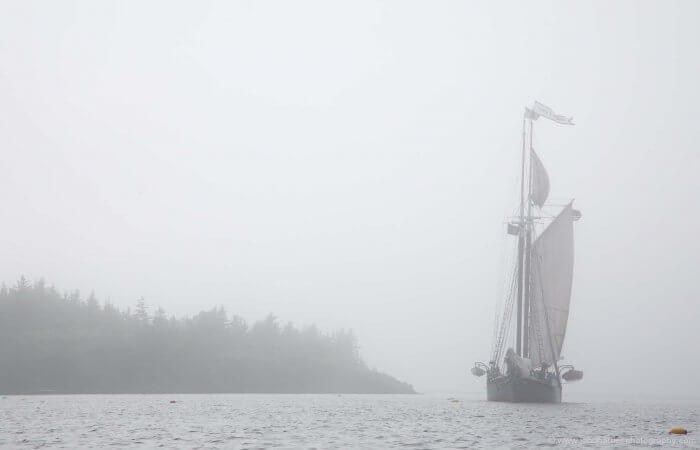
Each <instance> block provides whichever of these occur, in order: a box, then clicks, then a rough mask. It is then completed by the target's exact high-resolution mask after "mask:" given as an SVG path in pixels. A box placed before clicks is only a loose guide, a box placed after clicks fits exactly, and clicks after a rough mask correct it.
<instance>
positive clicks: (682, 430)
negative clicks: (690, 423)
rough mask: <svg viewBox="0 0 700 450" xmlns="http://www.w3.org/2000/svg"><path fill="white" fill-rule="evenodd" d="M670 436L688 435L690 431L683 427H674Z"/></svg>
mask: <svg viewBox="0 0 700 450" xmlns="http://www.w3.org/2000/svg"><path fill="white" fill-rule="evenodd" d="M668 434H688V430H686V429H685V428H681V427H673V428H671V429H670V430H668Z"/></svg>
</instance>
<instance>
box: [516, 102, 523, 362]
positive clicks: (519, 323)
mask: <svg viewBox="0 0 700 450" xmlns="http://www.w3.org/2000/svg"><path fill="white" fill-rule="evenodd" d="M525 124H526V121H525V115H523V133H522V139H523V154H522V159H521V168H520V214H519V226H520V229H519V232H518V273H517V277H518V278H517V280H518V292H517V311H516V313H517V314H516V318H517V325H516V332H515V353H516V354H517V355H518V356H523V348H522V338H523V276H524V255H525V147H526V144H525Z"/></svg>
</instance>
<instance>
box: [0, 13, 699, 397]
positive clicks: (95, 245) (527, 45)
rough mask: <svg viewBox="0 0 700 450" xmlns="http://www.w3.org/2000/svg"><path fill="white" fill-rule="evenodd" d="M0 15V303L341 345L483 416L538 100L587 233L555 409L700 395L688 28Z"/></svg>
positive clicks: (625, 17) (694, 63) (387, 17)
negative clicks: (55, 293) (22, 285)
mask: <svg viewBox="0 0 700 450" xmlns="http://www.w3.org/2000/svg"><path fill="white" fill-rule="evenodd" d="M1 10H2V13H0V149H1V151H0V158H1V159H0V161H2V163H3V164H2V165H3V167H4V170H3V171H2V174H3V176H2V177H1V178H0V201H1V202H2V206H3V213H2V214H3V220H2V227H3V232H2V233H0V249H2V254H3V257H2V258H0V279H2V280H5V281H7V282H12V281H14V280H15V279H16V278H17V277H18V276H19V275H20V274H25V275H27V276H28V277H31V278H39V277H42V276H43V277H46V278H47V280H48V281H50V282H53V283H55V284H56V285H57V287H59V288H60V289H72V288H80V289H81V290H82V291H83V292H84V293H86V294H87V292H89V290H90V289H94V290H95V291H96V294H97V295H98V296H99V297H100V298H101V299H103V300H104V299H107V298H109V299H111V300H112V301H113V302H114V303H115V304H117V305H119V306H122V307H126V306H133V304H134V303H135V300H136V298H137V297H139V296H141V295H143V296H144V297H145V298H146V300H147V302H148V303H149V304H151V305H154V306H163V307H164V308H165V309H166V310H167V311H168V312H170V313H173V314H176V315H183V314H192V313H195V312H197V311H199V310H200V309H203V308H210V307H212V306H215V305H224V306H226V308H227V309H228V310H229V312H235V313H238V314H240V315H242V316H244V317H245V318H247V319H251V320H252V319H257V318H261V317H262V316H264V315H265V314H267V313H268V312H274V313H275V314H277V315H278V316H279V317H280V318H281V319H282V320H285V321H286V320H292V321H294V322H297V323H300V324H308V323H316V324H318V325H319V327H321V328H322V329H325V330H332V329H334V328H338V327H350V328H353V329H354V330H355V331H356V333H357V335H358V337H359V339H360V342H361V344H362V353H363V355H364V356H365V359H366V360H367V361H368V362H369V363H370V365H375V366H377V368H379V369H382V370H386V371H388V372H389V373H391V374H393V375H396V376H397V377H399V378H402V379H404V380H406V381H409V382H412V383H414V384H415V386H416V387H417V389H419V390H422V391H429V392H430V391H454V390H462V391H480V390H481V389H482V388H483V386H482V382H483V380H478V381H477V380H474V379H472V377H471V376H469V375H468V373H467V370H468V368H469V366H470V365H471V363H472V361H473V360H474V359H486V358H487V357H488V353H489V350H490V346H491V336H492V325H493V316H494V307H495V303H496V301H497V296H498V294H499V293H500V292H501V291H500V290H499V282H500V281H501V280H502V278H503V276H502V271H503V270H504V267H502V265H501V262H502V260H503V257H502V256H503V254H504V253H505V252H506V250H507V248H508V247H509V246H510V245H512V244H513V242H511V241H510V240H509V239H508V237H507V236H505V233H504V229H503V226H502V224H503V221H504V219H505V217H506V216H507V215H508V214H510V213H511V211H512V209H513V208H514V207H515V206H516V203H517V195H516V193H517V172H518V164H519V160H518V158H519V153H518V152H519V139H520V120H521V114H522V108H523V106H524V105H526V104H528V103H531V102H532V100H535V99H538V100H540V101H542V102H544V103H546V104H548V105H550V106H552V107H553V108H555V109H556V110H557V111H558V112H561V113H564V114H570V115H573V116H574V117H575V122H576V124H577V125H576V127H573V128H570V127H557V126H556V125H554V124H552V123H544V122H542V121H540V122H541V123H540V122H538V123H537V128H536V136H535V146H536V148H537V149H538V152H539V155H540V157H541V159H542V161H543V163H544V165H545V166H546V167H547V169H548V171H549V175H550V179H551V183H552V194H551V199H552V200H553V201H555V202H556V201H565V200H567V199H568V198H570V197H575V198H576V205H577V207H578V208H579V209H581V211H582V212H583V220H581V221H580V222H578V223H577V225H576V233H577V236H576V252H577V254H576V272H575V279H574V294H573V300H572V305H573V306H572V309H573V312H572V316H571V322H570V328H569V335H568V337H567V343H566V345H565V349H564V354H565V356H566V357H567V362H572V363H575V364H576V365H577V366H580V367H581V368H582V369H583V370H584V371H585V372H586V379H585V380H584V381H583V382H582V383H581V384H579V385H578V386H575V387H574V386H572V387H571V392H572V393H574V394H580V395H593V394H594V393H600V392H611V391H614V390H615V389H621V390H623V391H624V392H625V393H628V394H629V395H633V394H635V393H636V392H637V391H649V392H650V393H657V394H664V393H671V394H679V393H684V392H688V391H689V390H690V391H692V390H693V389H695V386H694V384H692V383H693V381H692V380H693V378H694V377H693V376H691V374H696V373H698V372H699V371H700V361H699V360H698V358H697V345H698V341H699V340H700V331H698V327H697V324H698V321H699V320H700V302H699V301H698V299H699V298H700V288H699V287H698V286H699V285H700V284H699V283H698V282H697V280H696V279H695V278H696V272H697V267H698V263H699V262H700V261H699V259H700V258H699V256H698V255H699V253H700V245H699V244H698V238H697V233H698V230H699V229H700V214H699V213H698V210H697V206H696V204H697V200H696V198H697V195H698V192H699V191H700V181H699V180H698V174H699V173H700V156H698V151H699V147H698V145H699V144H700V127H699V126H698V121H699V120H700V89H699V88H698V80H699V79H700V52H699V51H698V43H700V31H699V29H698V27H697V19H698V17H700V7H699V6H698V4H697V3H696V2H691V1H688V2H662V1H656V2H641V1H627V2H603V1H599V2H566V3H565V2H555V1H552V2H532V1H531V2H480V3H477V2H456V1H455V2H435V1H433V2H400V1H396V2H386V3H380V2H358V1H354V2H322V1H319V2H284V1H280V2H266V3H262V2H237V3H232V2H216V3H215V2H190V3H185V2H171V1H162V2H135V1H134V2H94V1H85V2H49V1H46V2H22V1H15V2H8V1H5V2H2V4H1ZM669 369H673V373H674V376H673V382H666V381H663V379H662V378H661V376H662V375H663V374H664V373H665V372H666V371H667V370H669ZM612 374H617V376H612ZM623 374H634V377H630V376H627V377H625V376H623ZM695 392H697V390H696V389H695Z"/></svg>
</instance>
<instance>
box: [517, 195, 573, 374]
mask: <svg viewBox="0 0 700 450" xmlns="http://www.w3.org/2000/svg"><path fill="white" fill-rule="evenodd" d="M577 214H578V211H576V210H574V209H572V206H571V204H569V205H567V206H566V207H565V208H564V210H563V211H562V212H561V213H560V214H559V215H558V216H557V217H556V218H555V219H554V221H553V222H552V223H551V224H550V225H549V226H548V227H547V228H546V229H545V230H544V231H543V232H542V233H541V234H540V236H539V237H538V238H537V239H536V240H535V242H533V244H532V247H531V253H530V264H531V271H530V277H531V279H530V327H529V330H528V331H527V339H528V344H529V345H528V347H529V349H530V355H529V357H530V359H531V360H532V363H533V365H534V366H539V365H541V364H547V365H552V364H553V363H554V362H556V361H558V360H559V357H560V354H561V348H562V345H563V344H564V335H565V334H566V323H567V321H568V319H569V302H570V300H571V284H572V281H573V275H574V227H573V222H574V221H575V220H576V219H577V218H578V216H577Z"/></svg>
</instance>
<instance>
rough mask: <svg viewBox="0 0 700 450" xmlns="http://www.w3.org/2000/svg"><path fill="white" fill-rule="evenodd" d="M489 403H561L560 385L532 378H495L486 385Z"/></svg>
mask: <svg viewBox="0 0 700 450" xmlns="http://www.w3.org/2000/svg"><path fill="white" fill-rule="evenodd" d="M486 397H487V399H488V401H490V402H513V403H561V385H559V384H550V383H547V382H545V381H543V380H537V379H534V378H513V377H497V378H495V379H492V380H488V381H487V383H486Z"/></svg>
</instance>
